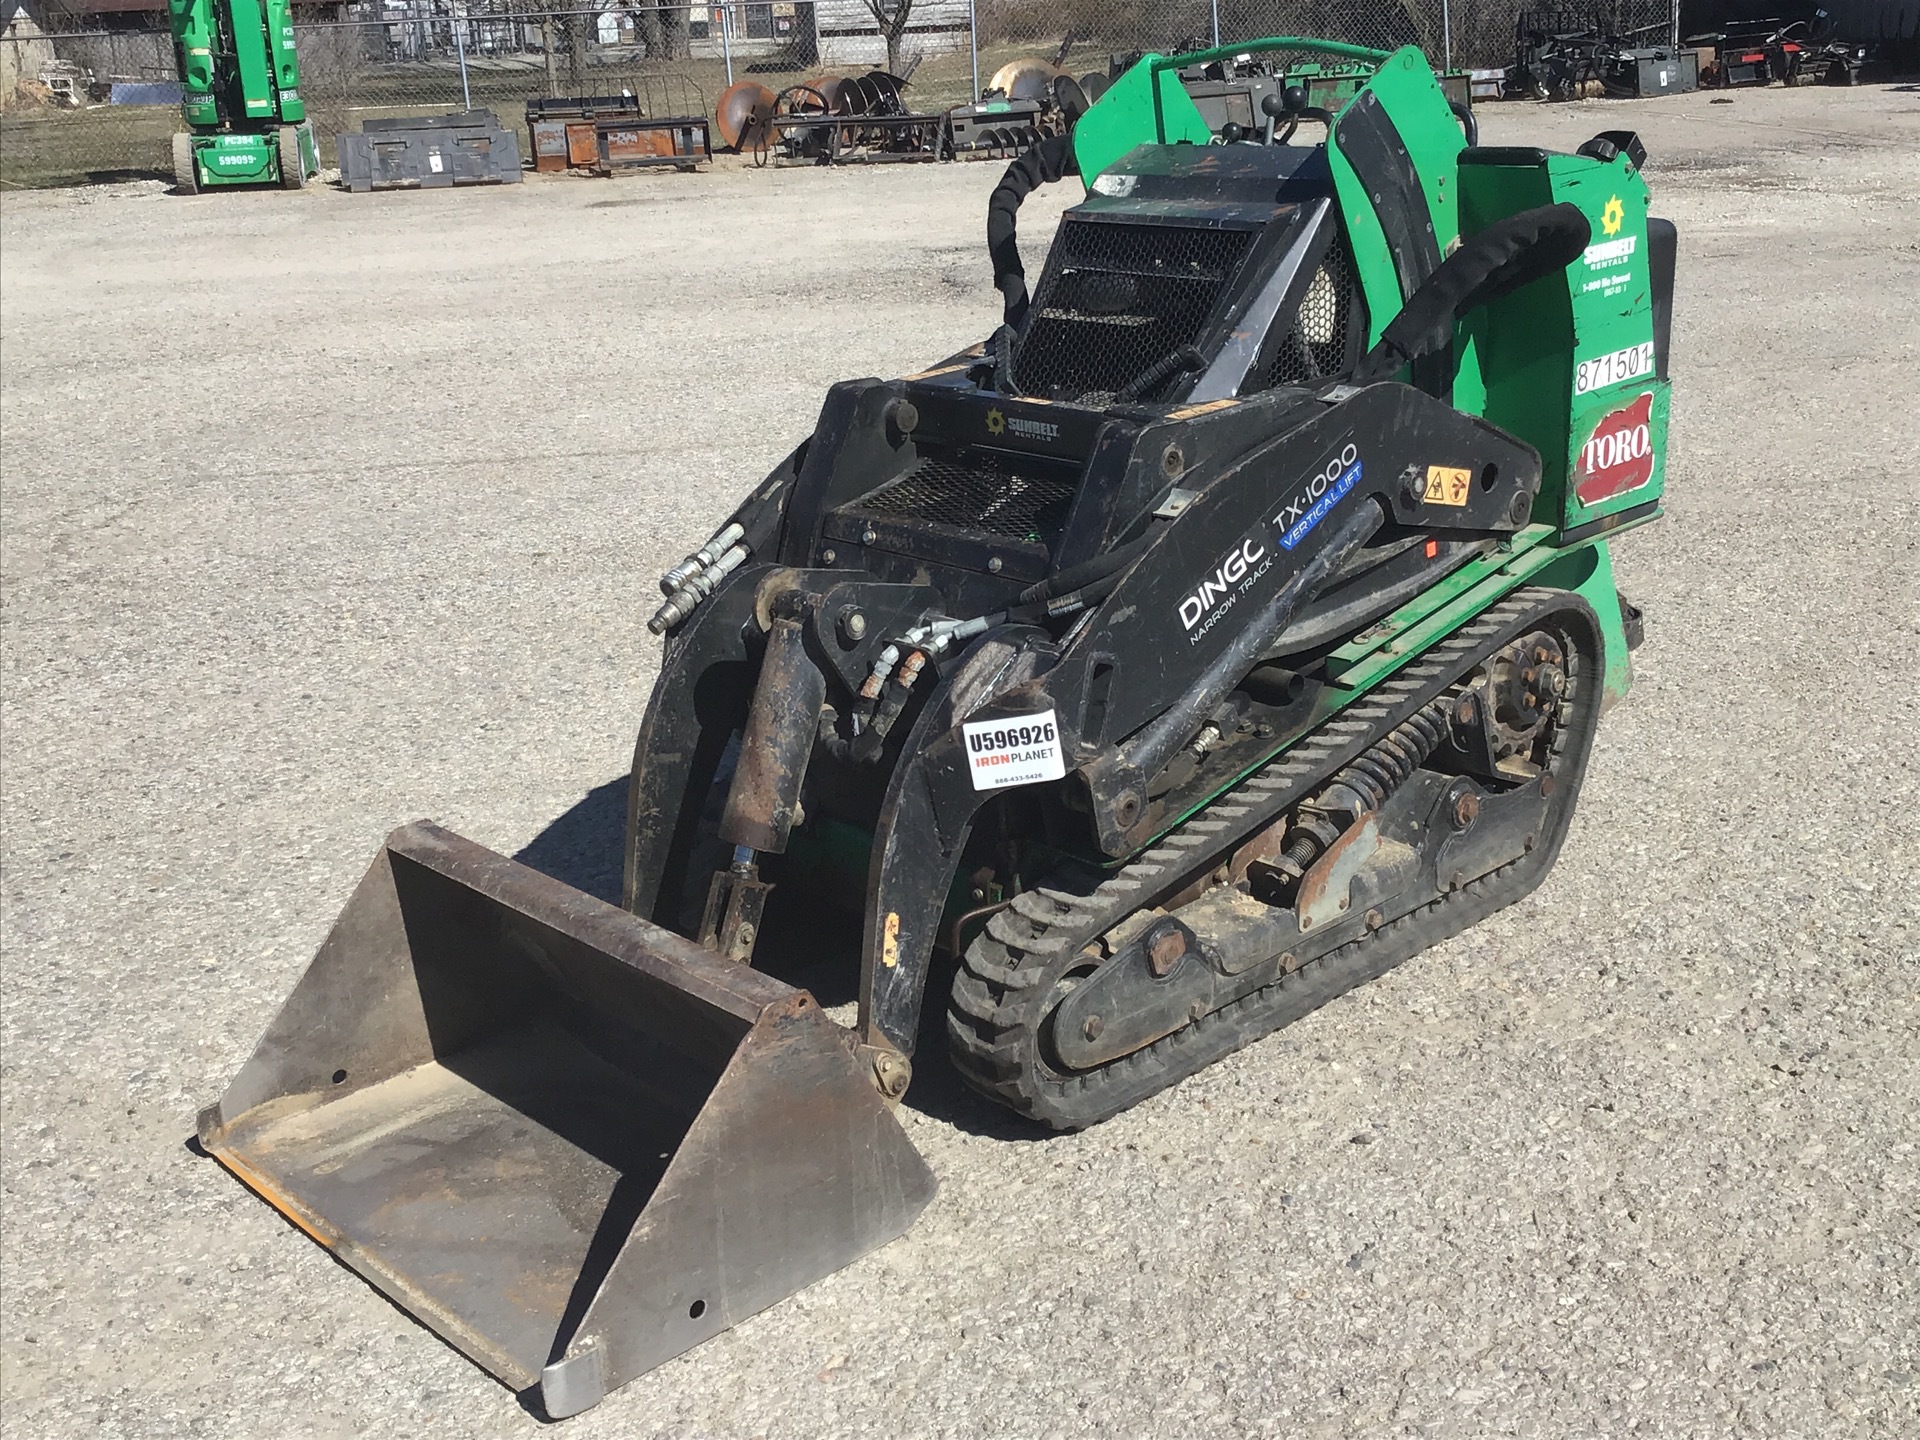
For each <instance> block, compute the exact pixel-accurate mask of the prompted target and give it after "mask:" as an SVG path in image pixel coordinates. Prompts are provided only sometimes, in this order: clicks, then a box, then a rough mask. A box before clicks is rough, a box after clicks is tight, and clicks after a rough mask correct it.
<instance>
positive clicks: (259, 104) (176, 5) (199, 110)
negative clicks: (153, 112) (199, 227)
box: [167, 0, 320, 195]
mask: <svg viewBox="0 0 1920 1440" xmlns="http://www.w3.org/2000/svg"><path fill="white" fill-rule="evenodd" d="M167 13H168V17H169V20H170V21H171V24H172V26H173V50H174V62H175V65H176V66H177V67H178V70H179V74H180V85H181V91H182V98H181V101H180V111H181V114H183V115H184V116H185V117H186V121H187V125H188V127H189V133H187V134H179V135H175V136H174V137H173V180H174V185H175V187H176V188H177V189H179V190H180V191H181V192H182V193H183V194H188V195H194V194H198V193H199V192H200V191H201V190H202V189H204V188H206V187H208V186H221V185H273V184H278V185H280V186H281V187H282V188H284V189H287V190H298V189H299V188H300V187H301V186H303V185H305V184H306V183H307V179H308V177H310V176H312V175H314V174H317V173H318V172H319V169H320V152H319V150H318V148H317V147H316V146H315V144H314V140H313V126H312V125H311V124H310V123H308V121H307V110H306V106H305V105H304V104H303V103H302V102H301V99H300V88H299V87H300V67H299V62H298V61H297V60H296V59H295V58H294V53H293V6H292V4H291V3H290V0H167Z"/></svg>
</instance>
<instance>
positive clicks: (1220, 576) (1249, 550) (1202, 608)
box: [1180, 537, 1267, 630]
mask: <svg viewBox="0 0 1920 1440" xmlns="http://www.w3.org/2000/svg"><path fill="white" fill-rule="evenodd" d="M1266 553H1267V548H1266V546H1264V545H1262V544H1261V543H1260V542H1259V541H1257V540H1254V539H1252V538H1251V537H1249V538H1248V539H1245V540H1242V541H1241V542H1240V543H1239V545H1237V546H1235V547H1234V548H1233V549H1232V550H1229V551H1228V552H1227V558H1226V559H1224V560H1222V561H1221V562H1220V563H1219V564H1218V565H1217V566H1215V567H1214V571H1213V573H1212V574H1211V575H1209V576H1208V577H1207V578H1206V579H1205V580H1202V581H1201V582H1200V587H1199V588H1198V589H1197V590H1195V591H1194V592H1193V593H1192V594H1191V595H1189V596H1187V597H1186V598H1185V599H1183V600H1182V601H1181V602H1180V623H1181V624H1182V625H1184V626H1185V627H1186V628H1187V629H1189V630H1191V629H1193V627H1194V626H1196V625H1198V624H1199V623H1200V618H1201V617H1202V616H1203V615H1205V614H1206V613H1207V611H1209V610H1211V609H1212V608H1213V607H1214V606H1215V605H1217V604H1219V603H1220V601H1221V600H1222V599H1223V598H1224V597H1225V596H1226V595H1228V594H1229V593H1230V592H1231V591H1232V590H1233V588H1234V586H1236V585H1238V584H1239V583H1240V582H1241V581H1242V580H1244V579H1246V578H1247V576H1248V575H1250V574H1252V573H1253V567H1254V566H1255V565H1258V564H1259V563H1260V561H1261V559H1262V557H1264V556H1265V555H1266Z"/></svg>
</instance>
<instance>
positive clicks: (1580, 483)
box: [1574, 394, 1653, 505]
mask: <svg viewBox="0 0 1920 1440" xmlns="http://www.w3.org/2000/svg"><path fill="white" fill-rule="evenodd" d="M1652 418H1653V396H1652V395H1651V394H1647V395H1642V396H1641V397H1640V398H1639V399H1638V400H1635V401H1634V402H1633V403H1632V404H1631V405H1628V406H1626V407H1625V408H1624V409H1620V410H1614V411H1611V412H1610V413H1608V414H1607V415H1606V416H1605V417H1604V418H1603V419H1602V420H1601V421H1600V423H1599V424H1598V425H1596V426H1594V427H1593V434H1591V435H1589V436H1588V437H1587V443H1586V444H1585V445H1582V446H1581V447H1580V459H1579V462H1578V464H1577V465H1576V466H1575V470H1574V480H1575V486H1574V493H1575V494H1577V495H1578V496H1579V497H1580V503H1581V504H1582V505H1597V504H1598V503H1599V502H1600V501H1602V500H1611V499H1612V498H1613V497H1614V496H1616V495H1624V494H1626V493H1627V492H1628V491H1629V490H1638V489H1639V488H1640V487H1641V486H1642V485H1645V484H1646V483H1647V482H1648V481H1649V480H1651V479H1653V436H1652V433H1651V431H1650V430H1649V428H1648V425H1649V422H1650V421H1651V420H1652Z"/></svg>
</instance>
